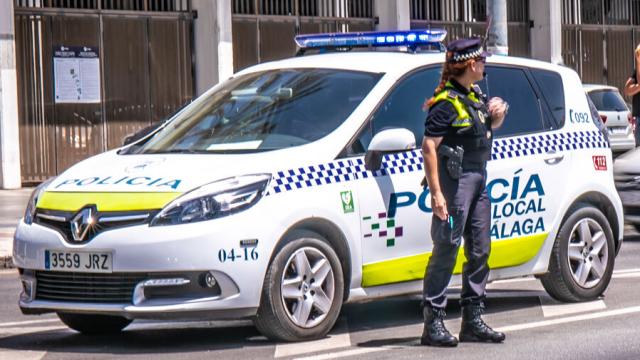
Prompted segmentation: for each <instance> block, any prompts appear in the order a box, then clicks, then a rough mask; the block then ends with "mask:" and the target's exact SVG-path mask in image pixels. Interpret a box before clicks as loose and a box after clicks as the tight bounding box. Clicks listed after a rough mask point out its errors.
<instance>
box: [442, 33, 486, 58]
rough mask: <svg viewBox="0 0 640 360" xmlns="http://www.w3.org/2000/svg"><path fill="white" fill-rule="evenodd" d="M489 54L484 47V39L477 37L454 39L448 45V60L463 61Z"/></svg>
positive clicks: (484, 56)
mask: <svg viewBox="0 0 640 360" xmlns="http://www.w3.org/2000/svg"><path fill="white" fill-rule="evenodd" d="M488 56H490V54H489V53H488V52H486V51H484V50H483V49H482V40H481V39H480V38H477V37H473V38H468V39H458V40H454V41H452V42H450V43H449V45H448V46H447V61H448V62H463V61H467V60H470V59H477V58H486V57H488Z"/></svg>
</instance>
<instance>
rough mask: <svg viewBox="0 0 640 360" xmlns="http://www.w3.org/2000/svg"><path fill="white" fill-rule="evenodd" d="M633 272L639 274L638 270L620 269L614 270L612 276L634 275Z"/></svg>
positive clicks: (639, 270) (639, 269)
mask: <svg viewBox="0 0 640 360" xmlns="http://www.w3.org/2000/svg"><path fill="white" fill-rule="evenodd" d="M634 272H640V268H635V269H620V270H614V271H613V274H614V275H615V274H626V273H634Z"/></svg>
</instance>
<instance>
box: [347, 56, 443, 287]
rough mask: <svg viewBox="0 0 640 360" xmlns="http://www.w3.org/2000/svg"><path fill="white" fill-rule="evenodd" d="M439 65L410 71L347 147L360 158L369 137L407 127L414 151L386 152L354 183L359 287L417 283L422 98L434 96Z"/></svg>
mask: <svg viewBox="0 0 640 360" xmlns="http://www.w3.org/2000/svg"><path fill="white" fill-rule="evenodd" d="M439 70H440V67H439V66H431V67H428V68H424V69H421V70H418V71H415V72H413V73H411V74H409V75H408V76H406V77H404V78H403V79H402V80H400V81H399V82H398V84H397V85H396V87H395V88H394V89H393V90H392V91H391V93H390V94H389V95H388V96H387V97H386V98H385V99H384V100H383V101H382V102H381V103H380V105H379V107H378V108H377V109H376V111H375V112H374V114H373V116H372V117H371V119H370V120H369V122H368V124H367V126H366V128H365V129H364V130H363V131H362V132H361V134H359V136H358V137H356V139H355V140H354V142H353V143H352V144H350V145H349V146H348V147H347V149H346V156H362V157H364V152H365V151H366V148H367V146H368V145H369V142H370V141H371V139H372V137H373V136H374V135H375V134H377V133H378V132H380V131H381V130H384V129H387V128H406V129H409V130H411V131H412V132H413V133H414V134H415V137H416V144H417V148H416V149H415V150H409V151H403V152H398V153H393V154H387V155H385V156H384V159H383V161H382V167H381V168H380V169H379V170H377V171H373V172H372V173H371V175H372V176H369V177H367V178H365V179H360V180H358V185H357V186H358V193H359V196H358V198H359V206H360V212H361V230H362V234H363V238H362V240H361V241H362V260H363V269H362V270H363V271H362V286H363V287H369V286H377V285H385V284H390V283H396V282H402V281H407V280H416V279H421V278H422V277H423V276H424V271H425V267H426V264H427V260H428V257H429V254H430V251H431V247H432V243H431V238H430V236H429V228H430V223H431V208H430V204H431V198H430V196H429V192H428V190H426V189H423V188H422V187H421V186H420V182H421V180H422V178H423V175H424V171H423V165H422V153H421V150H420V144H421V142H422V137H423V133H424V121H425V118H426V113H425V112H424V111H423V110H422V105H423V103H424V101H425V99H427V98H429V97H431V96H432V94H433V89H434V88H435V86H436V85H437V83H438V81H439V77H440V72H439Z"/></svg>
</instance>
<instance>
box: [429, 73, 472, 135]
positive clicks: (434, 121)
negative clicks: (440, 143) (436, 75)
mask: <svg viewBox="0 0 640 360" xmlns="http://www.w3.org/2000/svg"><path fill="white" fill-rule="evenodd" d="M450 82H451V84H453V86H454V87H455V88H456V90H457V91H459V92H460V93H462V94H468V93H469V90H467V89H465V88H464V87H462V85H460V84H458V83H457V82H456V81H455V80H453V79H451V80H450ZM457 117H458V112H457V111H456V109H455V108H454V107H453V104H452V103H450V102H449V101H439V102H437V103H436V104H435V105H433V106H432V107H431V108H430V109H429V113H428V114H427V120H426V122H425V128H424V135H425V136H428V137H442V136H445V135H447V134H453V133H454V132H455V129H454V128H453V127H452V126H451V124H453V122H454V121H455V120H456V118H457Z"/></svg>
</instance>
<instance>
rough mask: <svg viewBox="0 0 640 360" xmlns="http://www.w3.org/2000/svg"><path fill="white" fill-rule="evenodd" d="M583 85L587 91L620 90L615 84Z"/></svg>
mask: <svg viewBox="0 0 640 360" xmlns="http://www.w3.org/2000/svg"><path fill="white" fill-rule="evenodd" d="M582 87H583V88H584V89H585V91H587V92H590V91H596V90H611V91H618V88H617V87H615V86H610V85H600V84H582Z"/></svg>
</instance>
